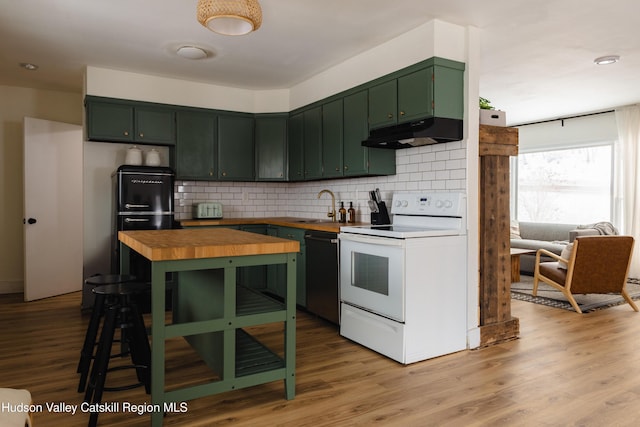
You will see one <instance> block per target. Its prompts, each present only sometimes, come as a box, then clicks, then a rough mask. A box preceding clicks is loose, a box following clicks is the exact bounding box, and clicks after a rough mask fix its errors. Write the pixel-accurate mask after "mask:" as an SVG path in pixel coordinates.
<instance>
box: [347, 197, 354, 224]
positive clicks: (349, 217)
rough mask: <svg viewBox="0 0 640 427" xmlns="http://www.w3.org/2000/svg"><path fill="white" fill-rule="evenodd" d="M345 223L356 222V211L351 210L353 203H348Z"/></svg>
mask: <svg viewBox="0 0 640 427" xmlns="http://www.w3.org/2000/svg"><path fill="white" fill-rule="evenodd" d="M347 222H356V210H355V209H353V202H349V209H348V210H347Z"/></svg>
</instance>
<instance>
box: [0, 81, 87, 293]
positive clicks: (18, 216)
mask: <svg viewBox="0 0 640 427" xmlns="http://www.w3.org/2000/svg"><path fill="white" fill-rule="evenodd" d="M25 116H28V117H34V118H38V119H44V120H52V121H58V122H65V123H71V124H77V125H80V124H82V96H81V95H80V94H78V93H68V92H58V91H49V90H38V89H30V88H24V87H13V86H0V207H1V208H0V293H9V292H22V290H23V288H24V285H23V283H24V238H23V228H22V218H23V216H24V214H23V202H24V200H23V190H24V188H23V173H24V172H23V162H24V159H23V135H24V132H23V119H24V117H25Z"/></svg>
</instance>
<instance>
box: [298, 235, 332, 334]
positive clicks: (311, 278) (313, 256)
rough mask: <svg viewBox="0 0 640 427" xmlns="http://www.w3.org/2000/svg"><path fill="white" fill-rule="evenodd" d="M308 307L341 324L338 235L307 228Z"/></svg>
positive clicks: (315, 312) (305, 237) (319, 314)
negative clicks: (339, 314)
mask: <svg viewBox="0 0 640 427" xmlns="http://www.w3.org/2000/svg"><path fill="white" fill-rule="evenodd" d="M304 239H305V242H306V249H307V266H306V267H307V268H306V270H307V310H309V311H310V312H312V313H314V314H316V315H318V316H320V317H322V318H323V319H326V320H328V321H330V322H333V323H335V324H338V323H339V316H338V312H339V305H340V302H339V298H338V235H337V234H336V233H329V232H325V231H315V230H307V232H306V233H305V235H304Z"/></svg>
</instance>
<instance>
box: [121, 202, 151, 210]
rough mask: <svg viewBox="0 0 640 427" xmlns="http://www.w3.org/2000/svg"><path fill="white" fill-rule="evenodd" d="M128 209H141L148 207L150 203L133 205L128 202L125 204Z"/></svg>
mask: <svg viewBox="0 0 640 427" xmlns="http://www.w3.org/2000/svg"><path fill="white" fill-rule="evenodd" d="M124 207H125V208H126V209H139V208H148V207H149V205H132V204H131V203H127V204H125V205H124Z"/></svg>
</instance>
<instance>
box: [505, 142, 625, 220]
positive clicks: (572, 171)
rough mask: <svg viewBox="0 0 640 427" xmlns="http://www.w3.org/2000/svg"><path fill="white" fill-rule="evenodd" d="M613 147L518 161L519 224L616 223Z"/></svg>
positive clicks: (523, 156) (531, 156) (534, 155)
mask: <svg viewBox="0 0 640 427" xmlns="http://www.w3.org/2000/svg"><path fill="white" fill-rule="evenodd" d="M612 153H613V146H612V145H611V144H606V145H598V146H589V147H580V148H571V149H560V150H552V151H543V152H530V153H522V154H520V155H519V156H518V158H517V195H516V200H517V205H516V209H517V211H516V217H517V218H518V220H519V221H532V222H557V223H567V224H590V223H594V222H599V221H611V212H612V196H611V194H612V191H611V189H612V156H613V154H612Z"/></svg>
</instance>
